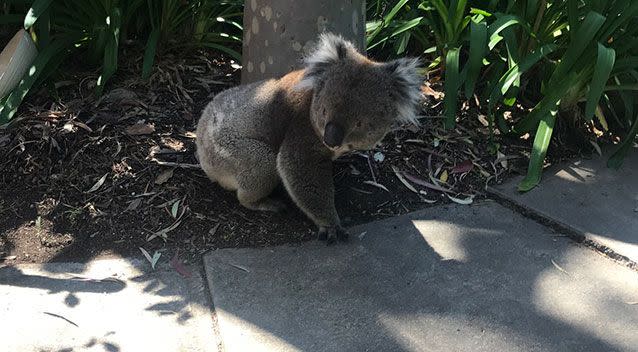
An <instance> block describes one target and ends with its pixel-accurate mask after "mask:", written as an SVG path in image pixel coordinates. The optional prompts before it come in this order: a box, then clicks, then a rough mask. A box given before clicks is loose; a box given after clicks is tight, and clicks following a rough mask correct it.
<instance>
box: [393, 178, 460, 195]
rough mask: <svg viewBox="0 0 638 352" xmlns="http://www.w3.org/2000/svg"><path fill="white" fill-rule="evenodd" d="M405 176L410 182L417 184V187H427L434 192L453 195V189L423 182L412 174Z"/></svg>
mask: <svg viewBox="0 0 638 352" xmlns="http://www.w3.org/2000/svg"><path fill="white" fill-rule="evenodd" d="M404 176H405V178H407V179H408V180H410V181H412V182H414V183H416V184H417V185H420V186H424V187H427V188H430V189H433V190H435V191H441V192H450V193H452V192H453V191H452V190H451V189H447V188H444V187H441V186H439V185H435V184H433V183H430V182H428V181H425V180H422V179H420V178H418V177H416V176H412V175H410V174H404Z"/></svg>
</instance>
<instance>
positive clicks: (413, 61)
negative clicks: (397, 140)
mask: <svg viewBox="0 0 638 352" xmlns="http://www.w3.org/2000/svg"><path fill="white" fill-rule="evenodd" d="M420 64H421V62H420V61H419V59H417V58H402V59H397V60H394V61H390V62H388V63H385V64H383V69H384V70H386V72H388V73H389V74H390V76H391V82H392V89H391V95H392V97H393V98H394V100H395V102H396V104H397V111H398V113H399V116H398V120H399V121H401V122H409V123H412V124H415V125H418V124H419V122H418V120H417V118H416V112H417V107H418V104H419V101H420V100H421V97H422V93H421V84H423V76H421V74H420V73H419V66H420Z"/></svg>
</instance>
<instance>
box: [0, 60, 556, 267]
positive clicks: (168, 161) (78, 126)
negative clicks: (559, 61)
mask: <svg viewBox="0 0 638 352" xmlns="http://www.w3.org/2000/svg"><path fill="white" fill-rule="evenodd" d="M127 56H128V57H141V55H127ZM124 61H125V62H124V63H122V64H121V66H120V70H119V71H118V74H117V75H116V77H114V78H113V79H112V81H111V82H110V83H109V87H108V88H109V90H108V91H107V92H106V93H105V94H104V95H103V96H102V97H101V98H96V97H95V96H94V94H93V90H94V87H95V82H96V81H97V78H98V72H97V71H87V70H86V69H83V68H82V67H83V66H82V65H81V64H80V63H73V64H71V65H70V66H69V67H65V68H64V70H61V71H64V75H63V76H61V77H60V78H59V79H57V80H56V82H55V83H54V86H53V87H49V88H48V89H47V88H42V89H41V90H40V91H38V92H35V93H33V94H31V95H30V96H28V97H27V100H26V101H25V103H24V104H23V105H22V107H21V110H20V111H19V113H18V116H17V117H16V118H15V119H14V121H13V122H12V124H11V125H10V126H9V128H6V129H0V152H1V155H2V159H0V262H2V261H4V262H6V263H22V262H35V263H41V262H48V261H71V260H72V261H82V260H88V259H91V258H93V257H96V256H98V255H106V256H108V255H120V256H134V257H140V258H142V257H143V256H142V251H141V250H140V248H142V249H144V250H145V251H146V252H148V253H150V254H151V255H152V254H154V253H156V252H157V253H161V254H162V256H161V257H160V260H167V261H168V260H169V258H175V257H176V256H178V257H179V260H181V261H184V262H192V261H194V260H197V258H199V256H200V255H201V254H202V253H204V252H206V251H209V250H211V249H215V248H224V247H246V246H251V247H254V246H273V245H278V244H284V243H288V244H294V243H300V242H304V241H308V240H313V239H314V238H315V234H314V231H315V229H314V227H313V225H312V223H311V222H310V221H309V220H308V219H306V218H305V216H304V215H303V214H302V213H301V212H300V211H299V210H297V209H296V208H295V207H294V205H293V204H292V203H290V207H289V210H288V211H286V212H284V213H281V214H272V213H260V212H254V211H250V210H247V209H245V208H242V207H241V206H240V205H239V204H238V202H237V200H236V198H235V195H234V194H232V193H231V192H227V191H224V190H223V189H221V188H220V187H219V186H217V185H216V184H213V183H211V182H210V181H209V180H208V179H207V178H206V176H205V175H204V173H203V172H202V171H201V170H200V169H198V168H197V161H196V159H195V157H194V151H195V144H194V140H195V135H194V131H195V126H196V123H197V119H198V117H199V112H200V111H201V109H202V108H203V107H204V105H205V104H206V103H207V102H208V101H209V100H210V99H211V98H212V97H213V96H214V95H215V94H216V93H218V92H219V91H221V90H223V89H226V88H228V87H231V86H233V85H235V84H237V83H238V73H239V71H238V70H237V69H236V68H233V67H236V65H233V63H232V62H229V61H228V60H226V59H224V58H223V57H220V56H219V55H216V54H213V53H211V52H206V51H198V52H194V53H189V54H188V55H186V57H183V56H179V57H178V56H176V55H170V54H167V55H165V56H164V57H162V59H161V60H160V61H159V63H158V65H157V68H156V69H155V71H154V73H153V75H152V76H151V78H150V79H149V80H147V81H144V80H142V79H141V78H140V75H139V72H140V71H141V70H140V67H141V62H140V60H139V59H131V60H128V61H126V60H124ZM430 82H432V85H431V87H430V86H427V87H424V93H425V95H426V97H427V99H426V102H425V103H424V105H423V111H422V115H423V118H422V119H421V120H422V126H421V127H419V128H416V127H405V126H403V127H401V128H399V129H397V130H396V131H393V132H392V133H390V134H389V135H388V136H387V138H386V139H385V140H384V145H383V146H382V147H380V148H378V149H376V150H372V151H367V152H355V153H352V154H349V155H346V156H344V157H342V158H340V159H339V160H337V161H336V162H335V163H334V171H335V172H334V175H335V176H334V179H335V185H336V191H337V196H336V202H337V207H338V211H339V213H340V216H341V218H342V221H343V223H344V225H346V226H351V225H355V224H360V223H365V222H369V221H372V220H376V219H381V218H385V217H389V216H395V215H399V214H405V213H408V212H411V211H414V210H418V209H423V208H426V207H430V206H436V205H440V204H447V203H452V202H456V203H461V204H469V203H472V202H476V201H477V200H479V199H481V198H484V197H485V194H484V190H485V186H486V185H487V184H494V183H499V182H502V181H503V180H505V179H507V178H508V177H509V176H510V175H512V174H515V173H521V172H524V171H525V167H526V166H527V157H528V153H529V149H530V142H531V141H529V140H527V139H518V138H517V139H507V138H506V137H504V136H498V135H497V136H495V138H496V141H497V142H498V143H499V144H500V148H499V151H498V153H493V152H492V149H493V148H492V144H491V143H489V141H488V140H489V132H488V129H487V126H486V125H485V124H486V120H485V117H484V116H483V115H481V114H480V113H479V112H478V111H479V110H480V109H478V107H476V106H472V105H471V103H466V104H465V105H464V106H463V107H462V109H461V114H460V116H459V121H460V123H459V124H458V125H457V127H456V128H455V129H452V130H445V129H443V128H442V123H441V122H442V117H441V110H442V97H441V95H440V93H438V90H440V84H439V83H438V82H437V78H436V77H431V78H430ZM554 154H555V155H558V156H559V157H565V156H566V155H568V153H567V154H566V153H554ZM354 235H356V234H354Z"/></svg>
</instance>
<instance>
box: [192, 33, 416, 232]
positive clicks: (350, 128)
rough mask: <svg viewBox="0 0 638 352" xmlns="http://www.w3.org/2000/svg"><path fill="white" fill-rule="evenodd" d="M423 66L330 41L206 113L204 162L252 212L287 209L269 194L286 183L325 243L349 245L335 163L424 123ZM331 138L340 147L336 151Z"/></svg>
mask: <svg viewBox="0 0 638 352" xmlns="http://www.w3.org/2000/svg"><path fill="white" fill-rule="evenodd" d="M417 63H418V62H417V61H416V60H413V59H412V60H410V59H400V60H396V61H393V62H389V63H378V62H374V61H371V60H369V59H367V58H366V57H365V56H363V55H361V54H360V53H358V52H357V51H356V49H355V48H354V46H353V45H352V44H351V43H349V42H347V41H345V40H344V39H342V38H341V37H338V36H335V35H331V34H324V35H322V36H321V38H320V42H319V45H318V47H317V49H316V50H315V51H314V52H313V53H312V54H311V55H310V56H309V57H308V58H307V59H306V67H305V68H304V69H303V70H298V71H294V72H291V73H289V74H287V75H286V76H284V77H282V78H280V79H270V80H265V81H260V82H255V83H252V84H249V85H244V86H239V87H235V88H231V89H228V90H226V91H224V92H222V93H220V94H218V95H217V96H216V97H215V98H214V99H213V101H212V102H210V103H209V104H208V105H207V106H206V108H205V109H204V111H203V113H202V116H201V118H200V121H199V124H198V126H197V136H198V138H197V154H198V158H199V161H200V164H201V165H202V168H203V169H204V171H205V172H206V174H207V175H208V177H209V178H211V179H212V180H213V181H217V182H218V183H219V184H220V185H221V186H222V187H224V188H226V189H228V190H233V191H237V198H238V199H239V201H240V203H241V204H242V205H244V206H245V207H247V208H250V209H256V210H271V211H277V210H280V209H281V208H282V204H281V203H279V201H277V200H274V199H271V198H270V197H269V196H270V194H271V192H272V191H273V190H274V188H275V187H276V186H277V185H278V184H279V182H282V183H283V185H284V186H285V188H286V190H287V192H288V194H289V195H290V197H291V198H292V199H293V201H294V202H295V203H296V204H297V206H299V208H300V209H301V210H303V211H304V213H305V214H306V215H307V216H308V217H309V218H310V219H311V220H312V221H313V222H314V223H315V224H316V225H317V226H318V227H319V233H320V236H323V237H326V238H327V240H328V241H329V242H331V241H334V239H335V238H341V239H344V238H345V237H346V235H347V234H346V233H345V231H343V229H342V228H341V224H340V221H339V216H338V214H337V211H336V209H335V205H334V185H333V181H332V160H333V159H335V158H337V157H339V156H340V155H341V154H343V153H345V152H348V151H351V150H355V149H359V150H361V149H371V148H373V147H374V146H375V145H376V144H377V143H378V142H380V141H381V139H383V137H384V136H385V134H386V133H387V132H388V130H389V129H390V127H391V125H392V124H393V123H394V122H396V121H401V122H405V121H411V122H415V121H416V119H415V117H414V113H415V110H416V106H417V102H418V97H419V94H420V84H421V77H420V76H419V75H418V73H417ZM328 122H331V126H330V129H329V133H330V134H331V135H330V136H324V131H325V130H326V129H325V126H326V124H327V123H328ZM324 138H325V140H326V141H328V140H330V143H329V144H335V143H337V144H339V145H336V146H334V147H330V148H329V147H328V146H327V145H326V143H325V142H324ZM339 142H341V143H339Z"/></svg>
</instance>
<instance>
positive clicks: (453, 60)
mask: <svg viewBox="0 0 638 352" xmlns="http://www.w3.org/2000/svg"><path fill="white" fill-rule="evenodd" d="M459 52H460V49H459V48H453V49H450V50H449V51H448V53H447V56H446V57H445V99H444V101H443V106H444V108H445V123H444V126H445V128H454V125H455V118H456V107H457V103H458V95H459V93H458V90H459V80H460V74H459Z"/></svg>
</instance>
